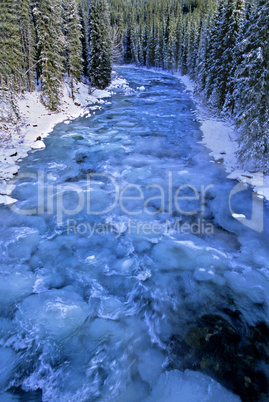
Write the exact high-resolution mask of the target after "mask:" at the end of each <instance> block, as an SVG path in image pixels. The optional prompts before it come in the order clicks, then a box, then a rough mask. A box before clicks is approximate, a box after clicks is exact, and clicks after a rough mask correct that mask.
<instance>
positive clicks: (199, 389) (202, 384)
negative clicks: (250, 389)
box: [145, 370, 240, 402]
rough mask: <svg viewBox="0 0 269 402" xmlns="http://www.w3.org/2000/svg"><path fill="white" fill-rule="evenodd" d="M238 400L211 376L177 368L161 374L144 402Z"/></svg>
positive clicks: (236, 401)
mask: <svg viewBox="0 0 269 402" xmlns="http://www.w3.org/2000/svg"><path fill="white" fill-rule="evenodd" d="M198 400H199V401H201V402H216V401H218V402H240V398H239V397H238V396H236V395H234V394H232V393H231V392H229V391H227V390H226V389H225V388H224V387H222V386H221V385H220V384H219V383H217V382H216V381H214V380H213V379H212V378H210V377H208V376H206V375H204V374H202V373H198V372H196V371H191V370H186V371H184V372H180V371H178V370H172V371H168V372H166V373H163V374H161V376H160V378H159V381H158V383H157V385H156V386H155V387H154V388H153V390H152V393H151V395H150V397H149V398H146V399H145V402H163V401H165V402H178V401H182V402H183V401H184V402H197V401H198Z"/></svg>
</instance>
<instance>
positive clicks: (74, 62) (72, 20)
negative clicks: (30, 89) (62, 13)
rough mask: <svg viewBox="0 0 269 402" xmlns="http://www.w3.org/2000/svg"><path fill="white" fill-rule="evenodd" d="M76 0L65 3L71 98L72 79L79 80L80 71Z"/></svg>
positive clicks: (79, 28) (78, 23)
mask: <svg viewBox="0 0 269 402" xmlns="http://www.w3.org/2000/svg"><path fill="white" fill-rule="evenodd" d="M81 29H82V26H81V24H80V18H79V12H78V4H77V0H69V1H68V2H67V4H66V24H65V31H66V32H65V33H66V53H67V72H68V75H69V77H70V85H71V92H72V98H73V99H74V80H75V81H80V79H81V72H82V43H81V37H82V32H81Z"/></svg>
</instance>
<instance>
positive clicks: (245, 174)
mask: <svg viewBox="0 0 269 402" xmlns="http://www.w3.org/2000/svg"><path fill="white" fill-rule="evenodd" d="M175 77H177V78H179V79H180V81H181V82H182V83H183V84H184V85H185V86H186V91H188V92H189V93H191V95H192V98H193V100H194V102H195V103H196V107H197V118H198V120H199V121H200V123H201V130H202V132H203V141H202V143H203V144H204V145H205V146H206V147H207V148H209V149H210V150H211V152H210V155H211V156H212V158H213V159H214V161H215V162H217V163H222V164H223V165H224V167H225V169H226V172H227V173H228V178H229V179H235V180H238V181H239V182H242V183H245V184H247V185H251V186H252V187H253V191H254V192H255V193H257V195H258V196H259V197H261V198H265V199H266V200H269V176H266V175H264V174H263V172H261V171H257V172H253V171H251V172H250V171H246V170H243V169H242V166H241V164H240V162H239V161H238V158H237V150H238V142H237V138H238V132H237V131H236V128H235V126H234V124H232V122H229V121H228V120H227V119H225V120H222V119H221V118H220V117H217V116H212V115H210V112H209V111H208V109H206V108H205V107H203V106H202V105H201V102H200V100H199V99H198V97H197V96H196V95H195V94H194V83H193V82H192V81H191V79H190V78H189V77H188V76H187V75H184V76H182V75H181V74H180V73H175Z"/></svg>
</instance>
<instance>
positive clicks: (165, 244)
mask: <svg viewBox="0 0 269 402" xmlns="http://www.w3.org/2000/svg"><path fill="white" fill-rule="evenodd" d="M153 256H154V258H155V260H156V262H157V264H158V266H160V268H161V269H163V270H186V269H194V268H196V267H197V265H200V266H201V267H207V266H208V265H211V264H212V262H213V264H212V265H214V266H216V267H219V266H220V267H222V266H224V265H225V263H226V261H225V260H226V259H227V257H226V255H225V254H224V253H222V252H220V251H219V250H216V249H214V248H211V247H202V246H197V245H195V244H194V243H193V242H192V241H172V240H167V241H162V242H160V243H158V244H157V245H156V246H155V247H154V250H153Z"/></svg>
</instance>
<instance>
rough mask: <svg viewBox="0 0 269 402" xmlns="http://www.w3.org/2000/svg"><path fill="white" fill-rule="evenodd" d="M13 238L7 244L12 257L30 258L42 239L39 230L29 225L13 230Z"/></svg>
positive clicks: (19, 258)
mask: <svg viewBox="0 0 269 402" xmlns="http://www.w3.org/2000/svg"><path fill="white" fill-rule="evenodd" d="M11 234H12V239H11V241H10V242H9V243H8V244H7V251H8V255H9V257H10V258H12V259H14V260H15V259H18V260H21V261H23V260H25V261H27V260H29V258H30V257H31V255H32V252H33V250H35V249H36V247H37V245H38V244H39V241H40V236H39V231H38V230H35V229H32V228H29V227H20V228H19V227H17V228H14V229H13V230H12V231H11Z"/></svg>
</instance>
